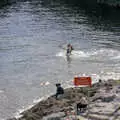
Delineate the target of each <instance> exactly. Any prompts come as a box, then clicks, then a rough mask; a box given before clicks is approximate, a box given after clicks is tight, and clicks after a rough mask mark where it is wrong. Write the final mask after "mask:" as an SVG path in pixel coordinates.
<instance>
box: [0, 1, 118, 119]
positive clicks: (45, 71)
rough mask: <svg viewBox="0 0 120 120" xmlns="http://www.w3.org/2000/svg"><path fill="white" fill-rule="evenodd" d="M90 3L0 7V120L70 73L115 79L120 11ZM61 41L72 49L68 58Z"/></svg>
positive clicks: (48, 91) (65, 80)
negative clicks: (87, 5) (90, 5)
mask: <svg viewBox="0 0 120 120" xmlns="http://www.w3.org/2000/svg"><path fill="white" fill-rule="evenodd" d="M93 8H94V9H93ZM93 8H92V9H90V8H87V7H85V6H82V5H73V4H66V3H63V2H53V1H51V2H48V1H42V0H41V1H40V0H33V1H27V2H18V3H16V4H13V5H10V6H6V7H4V8H1V9H0V119H6V118H9V117H11V116H14V115H16V113H17V112H18V111H19V110H20V109H25V107H27V106H29V105H31V104H33V102H36V101H37V100H38V99H39V98H42V97H43V96H47V95H50V94H52V93H55V83H56V82H60V83H62V85H63V86H64V87H67V86H69V85H72V82H71V80H72V79H73V77H74V76H75V75H85V74H86V75H90V76H92V78H93V81H94V82H95V81H96V80H98V79H99V78H102V79H108V78H115V79H119V78H120V15H119V14H120V10H119V9H110V8H104V7H101V6H96V7H95V6H94V7H93ZM67 43H71V44H72V45H73V46H74V48H75V50H74V51H73V53H72V55H71V57H70V58H69V59H68V58H66V56H65V50H64V48H65V46H66V45H67Z"/></svg>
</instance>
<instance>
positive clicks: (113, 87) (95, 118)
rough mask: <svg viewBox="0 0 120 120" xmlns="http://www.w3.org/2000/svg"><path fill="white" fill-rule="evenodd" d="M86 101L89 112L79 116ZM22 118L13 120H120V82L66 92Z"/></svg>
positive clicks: (38, 106)
mask: <svg viewBox="0 0 120 120" xmlns="http://www.w3.org/2000/svg"><path fill="white" fill-rule="evenodd" d="M82 97H85V98H86V99H87V102H88V106H87V109H86V110H85V111H83V112H79V113H77V112H76V104H77V103H78V102H79V101H80V100H81V99H82ZM21 114H22V117H21V118H18V119H16V118H12V119H9V120H88V118H89V120H120V80H108V81H101V80H100V81H99V82H98V83H96V84H94V85H92V87H84V88H83V87H82V88H81V87H79V88H78V87H74V88H67V89H65V93H64V96H63V97H61V98H59V99H57V100H56V98H55V95H53V96H50V97H49V98H47V99H46V100H43V101H41V102H39V103H37V104H36V105H35V106H33V107H32V108H31V109H29V110H27V111H24V112H23V113H21Z"/></svg>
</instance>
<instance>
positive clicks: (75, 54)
mask: <svg viewBox="0 0 120 120" xmlns="http://www.w3.org/2000/svg"><path fill="white" fill-rule="evenodd" d="M56 56H58V57H63V58H65V57H66V51H60V52H59V53H57V54H56ZM71 57H73V58H80V57H89V54H88V53H86V52H84V51H73V52H72V54H71Z"/></svg>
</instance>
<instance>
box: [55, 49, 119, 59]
mask: <svg viewBox="0 0 120 120" xmlns="http://www.w3.org/2000/svg"><path fill="white" fill-rule="evenodd" d="M56 56H58V57H63V58H66V51H65V50H61V51H60V52H59V53H57V54H56ZM91 56H95V57H96V58H98V59H99V58H101V57H103V58H109V59H120V51H118V50H114V49H106V48H101V49H98V50H96V49H93V50H89V51H86V52H85V51H82V50H74V51H72V54H71V57H72V58H88V57H91Z"/></svg>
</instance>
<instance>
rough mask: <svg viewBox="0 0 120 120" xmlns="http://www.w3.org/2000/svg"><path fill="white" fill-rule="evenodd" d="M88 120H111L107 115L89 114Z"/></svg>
mask: <svg viewBox="0 0 120 120" xmlns="http://www.w3.org/2000/svg"><path fill="white" fill-rule="evenodd" d="M88 118H90V119H92V120H109V119H110V117H109V116H106V115H98V114H88Z"/></svg>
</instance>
